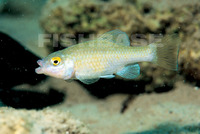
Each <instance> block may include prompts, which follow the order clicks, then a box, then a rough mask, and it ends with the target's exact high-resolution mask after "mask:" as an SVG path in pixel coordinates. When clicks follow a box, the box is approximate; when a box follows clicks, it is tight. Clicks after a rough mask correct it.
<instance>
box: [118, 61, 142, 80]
mask: <svg viewBox="0 0 200 134" xmlns="http://www.w3.org/2000/svg"><path fill="white" fill-rule="evenodd" d="M116 74H117V75H118V76H120V77H122V78H125V79H135V78H137V77H138V76H139V75H140V66H139V64H134V65H128V66H126V67H124V68H123V69H122V70H120V71H118V72H117V73H116Z"/></svg>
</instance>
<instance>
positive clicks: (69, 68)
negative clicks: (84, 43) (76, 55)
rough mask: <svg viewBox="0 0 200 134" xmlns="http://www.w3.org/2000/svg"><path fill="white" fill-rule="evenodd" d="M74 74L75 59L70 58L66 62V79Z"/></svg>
mask: <svg viewBox="0 0 200 134" xmlns="http://www.w3.org/2000/svg"><path fill="white" fill-rule="evenodd" d="M73 74H74V62H73V60H68V61H66V62H65V74H64V80H68V79H70V78H71V77H72V76H73Z"/></svg>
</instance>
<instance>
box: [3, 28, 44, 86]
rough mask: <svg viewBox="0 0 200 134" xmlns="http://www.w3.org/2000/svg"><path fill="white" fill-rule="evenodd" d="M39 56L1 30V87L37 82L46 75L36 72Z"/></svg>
mask: <svg viewBox="0 0 200 134" xmlns="http://www.w3.org/2000/svg"><path fill="white" fill-rule="evenodd" d="M38 59H40V58H39V57H37V56H35V55H34V54H32V53H31V52H30V51H28V50H27V49H25V48H24V47H23V46H21V45H20V44H19V43H18V42H17V41H15V40H14V39H12V38H11V37H9V36H8V35H6V34H4V33H1V32H0V67H1V69H0V74H1V78H2V79H1V80H0V88H2V89H4V88H11V87H13V86H16V85H19V84H23V83H29V84H32V85H34V84H36V83H38V82H40V81H41V80H44V79H45V78H46V76H44V75H38V74H36V73H35V68H36V67H38V64H37V60H38Z"/></svg>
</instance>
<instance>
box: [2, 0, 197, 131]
mask: <svg viewBox="0 0 200 134" xmlns="http://www.w3.org/2000/svg"><path fill="white" fill-rule="evenodd" d="M115 29H120V30H122V31H124V32H126V33H127V34H128V35H129V38H130V41H131V45H132V46H140V45H148V44H150V43H152V42H153V41H154V38H152V37H155V36H162V35H163V36H165V35H167V34H171V33H177V34H178V36H179V37H180V39H181V45H180V51H179V58H178V64H179V65H178V66H179V70H178V71H177V72H174V71H170V70H167V69H163V68H161V67H158V66H156V65H154V64H151V63H146V62H145V63H139V65H140V67H141V75H140V77H139V78H137V79H135V80H131V81H130V80H129V81H127V80H123V79H100V80H99V81H98V82H96V83H94V84H91V85H85V84H83V83H81V82H79V81H72V82H66V81H64V80H61V79H56V78H53V77H47V76H44V75H38V74H36V73H35V68H36V67H38V65H37V63H36V61H37V60H38V59H40V58H43V57H45V56H47V55H48V54H50V53H52V52H54V51H57V50H61V49H63V48H65V47H68V46H71V45H75V44H77V43H78V42H82V41H86V40H90V39H91V38H93V37H91V35H100V34H103V33H105V32H107V31H111V30H115ZM65 34H67V37H66V38H65V40H63V39H62V36H63V35H65ZM41 38H44V39H46V40H45V41H44V42H45V43H44V44H41V42H40V41H41ZM66 39H67V40H66ZM0 66H1V69H0V70H1V71H0V74H1V80H0V134H14V133H15V134H199V133H200V90H199V87H200V1H199V0H152V1H149V0H30V1H27V0H0Z"/></svg>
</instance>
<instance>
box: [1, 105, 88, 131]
mask: <svg viewBox="0 0 200 134" xmlns="http://www.w3.org/2000/svg"><path fill="white" fill-rule="evenodd" d="M0 133H1V134H14V133H15V134H67V133H69V134H89V133H90V131H89V129H88V128H87V127H86V125H84V124H83V123H82V122H80V121H79V120H77V119H74V118H73V117H71V115H70V114H69V112H66V111H61V110H53V109H44V110H42V111H36V110H30V111H28V110H15V109H13V108H6V107H4V108H0Z"/></svg>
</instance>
